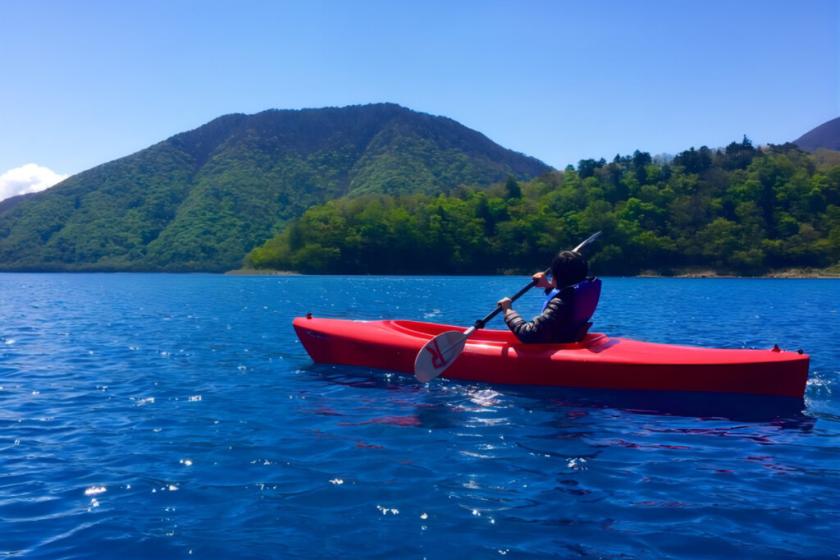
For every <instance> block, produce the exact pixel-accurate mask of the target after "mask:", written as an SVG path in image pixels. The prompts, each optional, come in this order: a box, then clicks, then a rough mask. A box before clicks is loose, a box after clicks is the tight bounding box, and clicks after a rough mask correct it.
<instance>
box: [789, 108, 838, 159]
mask: <svg viewBox="0 0 840 560" xmlns="http://www.w3.org/2000/svg"><path fill="white" fill-rule="evenodd" d="M793 143H794V144H796V145H797V146H798V147H799V149H801V150H805V151H806V152H815V151H817V150H819V149H825V150H840V117H837V118H836V119H832V120H830V121H828V122H825V123H823V124H821V125H820V126H818V127H816V128H814V129H812V130H810V131H808V132H806V133H805V134H803V135H802V136H800V137H799V138H797V139H796V140H794V142H793Z"/></svg>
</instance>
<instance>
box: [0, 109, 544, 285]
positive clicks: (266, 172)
mask: <svg viewBox="0 0 840 560" xmlns="http://www.w3.org/2000/svg"><path fill="white" fill-rule="evenodd" d="M549 170H550V168H549V167H548V166H547V165H545V164H544V163H542V162H540V161H538V160H536V159H534V158H530V157H527V156H524V155H522V154H519V153H516V152H513V151H511V150H507V149H505V148H502V147H501V146H499V145H497V144H495V143H494V142H492V141H491V140H489V139H488V138H487V137H485V136H484V135H482V134H480V133H479V132H476V131H474V130H471V129H468V128H466V127H464V126H463V125H461V124H459V123H457V122H455V121H453V120H451V119H448V118H445V117H438V116H432V115H427V114H423V113H418V112H415V111H411V110H409V109H406V108H403V107H400V106H398V105H393V104H375V105H365V106H352V107H344V108H325V109H305V110H298V111H289V110H270V111H265V112H262V113H258V114H255V115H243V114H234V115H226V116H223V117H220V118H218V119H215V120H213V121H211V122H209V123H207V124H205V125H204V126H201V127H199V128H197V129H195V130H192V131H189V132H184V133H181V134H177V135H175V136H173V137H171V138H169V139H167V140H164V141H163V142H160V143H158V144H155V145H154V146H151V147H149V148H147V149H145V150H142V151H140V152H137V153H135V154H132V155H130V156H127V157H124V158H121V159H118V160H115V161H112V162H109V163H106V164H103V165H100V166H98V167H95V168H93V169H90V170H88V171H85V172H82V173H79V174H78V175H75V176H73V177H70V178H69V179H67V180H65V181H63V182H62V183H60V184H58V185H56V186H55V187H53V188H51V189H49V190H47V191H44V192H41V193H37V194H33V195H26V196H24V197H17V198H14V199H10V200H7V201H4V202H3V203H0V269H2V270H170V271H191V270H206V271H221V270H227V269H231V268H236V267H238V266H239V265H240V264H241V262H242V258H243V256H244V255H245V254H246V253H247V252H248V251H249V250H250V249H251V248H253V247H254V246H256V245H258V244H260V243H262V242H263V241H265V240H266V239H268V238H269V237H271V235H272V233H273V232H274V231H276V230H277V229H279V228H280V226H281V225H282V224H283V223H284V222H285V221H287V220H289V219H291V218H294V217H296V216H299V215H301V214H302V213H303V211H305V210H306V209H307V208H309V207H310V206H312V205H315V204H319V203H322V202H325V201H327V200H330V199H333V198H336V197H341V196H345V195H350V196H355V195H358V194H370V193H385V194H394V195H399V194H407V193H424V194H436V193H441V192H449V191H451V190H452V189H454V188H456V187H458V186H461V185H471V186H482V185H489V184H491V183H493V182H496V181H499V180H502V179H504V178H506V177H508V176H514V177H516V178H519V179H528V178H533V177H535V176H538V175H540V174H542V173H545V172H547V171H549Z"/></svg>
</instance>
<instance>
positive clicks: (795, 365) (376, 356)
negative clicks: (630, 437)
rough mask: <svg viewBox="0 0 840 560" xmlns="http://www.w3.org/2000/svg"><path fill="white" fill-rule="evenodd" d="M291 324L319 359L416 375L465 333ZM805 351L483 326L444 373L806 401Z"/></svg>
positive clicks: (377, 324) (416, 325)
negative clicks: (546, 339)
mask: <svg viewBox="0 0 840 560" xmlns="http://www.w3.org/2000/svg"><path fill="white" fill-rule="evenodd" d="M293 326H294V329H295V331H296V333H297V335H298V338H300V341H301V342H302V343H303V346H304V348H306V351H307V352H308V353H309V355H310V356H311V357H312V359H313V361H315V362H316V363H326V364H341V365H351V366H361V367H370V368H377V369H383V370H388V371H396V372H401V373H409V374H413V373H414V360H415V358H416V357H417V353H418V352H419V351H420V349H421V348H422V347H423V345H424V344H426V342H428V341H429V340H430V339H431V338H433V337H434V336H436V335H438V334H440V333H442V332H446V331H459V332H463V331H464V330H465V329H463V328H462V327H456V326H451V325H441V324H436V323H423V322H419V321H397V320H385V321H349V320H343V319H318V318H305V317H298V318H296V319H295V320H294V322H293ZM808 364H809V357H808V355H807V354H800V353H798V352H787V351H778V350H746V349H712V348H698V347H692V346H676V345H670V344H656V343H650V342H640V341H636V340H631V339H626V338H613V337H608V336H606V335H604V334H598V333H590V334H588V335H587V336H586V337H585V338H584V339H583V340H582V341H580V342H577V343H572V344H522V343H521V342H519V341H518V340H517V339H516V337H515V336H514V335H513V333H511V332H510V331H500V330H490V329H486V330H480V331H477V332H476V333H475V334H473V335H472V336H471V337H470V338H469V339H468V341H467V343H466V346H465V347H464V351H463V352H462V354H461V355H460V356H458V358H457V359H456V360H455V362H453V364H452V365H451V366H450V367H449V368H448V369H446V371H445V372H444V374H443V377H447V378H449V379H457V380H463V381H477V382H485V383H497V384H514V385H545V386H558V387H578V388H588V389H610V390H613V389H619V390H643V391H693V392H713V393H743V394H753V395H773V396H783V397H792V398H800V399H801V398H802V397H803V395H804V392H805V384H806V382H807V380H808Z"/></svg>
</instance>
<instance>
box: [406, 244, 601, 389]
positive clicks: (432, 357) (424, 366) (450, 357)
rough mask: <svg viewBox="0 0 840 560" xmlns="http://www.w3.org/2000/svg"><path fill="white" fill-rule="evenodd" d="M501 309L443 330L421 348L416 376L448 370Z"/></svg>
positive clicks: (424, 378) (426, 376) (520, 293)
mask: <svg viewBox="0 0 840 560" xmlns="http://www.w3.org/2000/svg"><path fill="white" fill-rule="evenodd" d="M599 235H601V232H600V231H599V232H596V233H594V234H592V235H590V236H589V237H588V238H587V239H586V240H584V241H583V242H582V243H581V244H580V245H578V246H577V247H575V248H574V249H572V251H573V252H575V253H580V252H581V251H583V249H585V248H586V247H587V246H588V245H589V244H591V243H592V242H593V241H595V240H596V239H598V236H599ZM549 272H551V269H548V270H546V271H545V273H544V274H548V273H549ZM535 285H536V282H535V281H534V280H531V281H530V282H529V283H528V285H526V286H525V287H523V288H522V289H521V290H519V291H518V292H516V293H515V294H514V295H512V296H511V298H510V301H511V302H514V301H516V300H517V299H519V298H520V297H522V296H523V295H524V294H525V293H526V292H527V291H528V290H530V289H531V288H533V287H534V286H535ZM501 310H502V308H501V307H499V306H498V305H497V306H496V308H495V309H494V310H493V311H491V312H490V313H488V314H487V316H486V317H484V318H483V319H479V320H478V321H476V322H475V324H474V325H473V326H472V327H470V328H468V329H467V330H465V331H464V332H459V331H446V332H442V333H440V334H439V335H437V336H436V337H434V338H433V339H431V340H430V341H429V342H427V343H426V344H425V345H424V346H423V348H421V349H420V352H419V353H418V354H417V358H416V359H415V360H414V376H415V377H416V378H417V379H418V380H419V381H421V382H423V383H426V382H428V381H431V380H432V379H434V378H435V377H437V376H438V375H440V374H441V373H443V372H444V371H446V369H447V368H448V367H449V366H451V365H452V362H454V361H455V359H456V358H457V357H458V356H460V355H461V352H463V350H464V345H465V344H466V343H467V339H468V338H469V337H470V335H472V334H473V333H474V332H475V331H476V330H478V329H483V328H484V325H486V324H487V323H488V322H489V321H490V320H491V319H493V317H495V316H496V315H498V314H499V313H500V312H501Z"/></svg>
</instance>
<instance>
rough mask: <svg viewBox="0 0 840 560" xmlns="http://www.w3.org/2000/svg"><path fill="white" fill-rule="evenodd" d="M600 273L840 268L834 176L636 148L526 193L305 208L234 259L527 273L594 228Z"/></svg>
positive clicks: (791, 158) (364, 199)
mask: <svg viewBox="0 0 840 560" xmlns="http://www.w3.org/2000/svg"><path fill="white" fill-rule="evenodd" d="M598 230H600V231H603V236H602V238H601V240H600V241H599V249H598V251H597V252H596V253H595V254H594V256H593V258H592V264H593V267H594V268H595V270H597V271H598V273H599V274H638V273H640V272H644V271H653V272H659V273H665V274H668V273H671V272H674V271H679V270H683V269H687V268H694V267H697V268H704V269H711V270H714V271H717V272H720V273H736V274H762V273H766V272H768V271H770V270H774V269H784V268H791V267H826V266H831V265H834V264H835V263H838V262H840V165H838V164H836V163H833V164H832V162H831V161H829V162H828V163H826V162H824V161H819V160H818V159H817V158H815V157H814V156H812V155H810V154H807V153H805V152H802V151H800V150H799V149H798V148H797V147H796V146H795V145H793V144H785V145H780V146H772V145H771V146H767V147H763V148H756V147H755V146H753V144H752V142H750V140H749V139H748V138H746V137H744V138H743V140H742V141H740V142H732V143H731V144H729V145H728V146H726V147H725V148H722V149H710V148H708V147H705V146H703V147H701V148H699V149H694V148H691V149H690V150H686V151H684V152H682V153H680V154H678V155H676V156H675V157H674V158H673V159H662V158H656V159H654V158H653V157H651V155H650V154H649V153H646V152H640V151H636V152H634V153H633V154H632V155H628V156H620V155H617V156H616V157H615V158H614V159H613V160H612V161H609V162H608V161H606V160H604V159H600V160H594V159H586V160H582V161H580V162H579V163H578V165H577V166H576V167H573V166H569V167H567V168H566V169H565V170H563V171H556V172H551V173H548V174H546V175H543V176H541V177H539V178H537V179H534V180H531V181H527V182H517V181H516V180H514V179H513V178H510V179H508V180H507V181H506V182H503V183H499V184H496V185H493V186H492V187H490V188H471V187H465V186H459V187H456V188H454V189H451V190H450V191H449V192H447V193H446V194H441V195H438V196H432V195H424V194H407V195H399V196H389V195H383V194H370V195H364V196H353V197H344V198H339V199H335V200H332V201H329V202H327V203H325V204H322V205H319V206H314V207H312V208H310V209H309V210H307V211H306V212H305V213H304V214H303V215H302V216H301V217H299V218H297V219H294V220H291V221H289V222H287V223H286V225H285V227H284V228H283V229H282V230H281V231H280V232H279V233H278V234H277V235H276V236H275V237H273V238H272V239H270V240H269V241H267V242H266V243H265V244H264V245H262V246H260V247H258V248H256V249H254V250H253V251H251V253H249V254H248V256H247V257H246V265H248V266H251V267H255V268H271V269H282V270H295V271H300V272H304V273H345V274H485V273H486V274H494V273H504V272H522V271H531V270H532V269H534V267H539V266H541V263H546V262H549V261H550V259H551V256H552V255H553V254H554V253H556V252H557V250H558V249H563V248H570V247H573V246H574V245H576V244H577V243H578V242H579V241H580V240H582V239H584V238H586V237H587V236H588V235H590V234H591V233H592V232H594V231H598Z"/></svg>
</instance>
